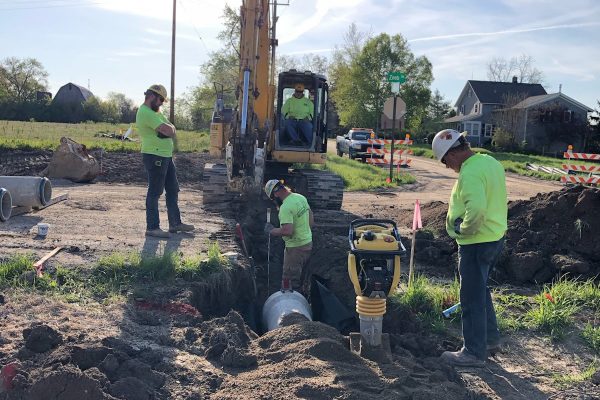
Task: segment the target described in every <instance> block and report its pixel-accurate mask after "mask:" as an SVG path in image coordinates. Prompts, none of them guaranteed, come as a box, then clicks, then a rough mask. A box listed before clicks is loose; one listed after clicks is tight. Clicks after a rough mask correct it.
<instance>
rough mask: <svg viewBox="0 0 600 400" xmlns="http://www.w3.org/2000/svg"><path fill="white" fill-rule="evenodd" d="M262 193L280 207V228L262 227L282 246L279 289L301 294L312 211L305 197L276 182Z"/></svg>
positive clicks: (269, 182) (310, 236)
mask: <svg viewBox="0 0 600 400" xmlns="http://www.w3.org/2000/svg"><path fill="white" fill-rule="evenodd" d="M265 193H266V194H267V196H268V197H269V198H270V199H271V200H274V201H276V202H277V203H278V204H281V205H280V207H279V228H275V227H274V226H273V225H271V224H270V223H267V224H266V225H265V233H266V234H267V235H273V236H281V237H282V238H283V241H284V242H285V250H284V253H283V274H282V278H281V288H282V289H295V290H298V291H301V290H300V289H301V288H302V282H301V278H302V271H303V269H304V267H305V266H306V263H307V262H308V259H309V258H310V254H311V252H312V231H311V229H310V228H311V227H312V226H313V224H314V219H313V213H312V210H311V209H310V206H309V205H308V201H307V200H306V197H304V196H302V195H301V194H299V193H292V192H291V191H290V190H289V189H288V188H287V187H285V186H284V185H283V183H281V182H280V181H279V180H277V179H271V180H270V181H268V182H267V183H266V185H265Z"/></svg>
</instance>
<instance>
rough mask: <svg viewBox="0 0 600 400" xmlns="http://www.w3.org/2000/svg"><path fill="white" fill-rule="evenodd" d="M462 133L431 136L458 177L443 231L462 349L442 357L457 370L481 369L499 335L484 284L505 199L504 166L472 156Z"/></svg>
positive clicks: (496, 249)
mask: <svg viewBox="0 0 600 400" xmlns="http://www.w3.org/2000/svg"><path fill="white" fill-rule="evenodd" d="M465 134H466V132H463V133H459V132H457V131H455V130H453V129H444V130H442V131H440V132H438V133H437V134H436V135H435V137H434V138H433V141H432V144H431V147H432V150H433V153H434V154H435V156H436V158H437V159H438V160H440V161H441V162H442V163H443V164H445V165H446V168H451V169H452V170H454V171H455V172H457V173H458V180H457V181H456V183H455V184H454V187H453V188H452V193H451V195H450V201H449V205H448V214H447V215H446V231H447V232H448V234H449V235H450V236H451V237H452V238H454V239H455V240H456V242H457V243H458V256H459V261H458V270H459V274H460V304H461V308H462V333H463V340H464V345H463V348H462V349H461V350H460V351H456V352H450V351H445V352H444V353H443V354H442V356H441V358H442V359H443V360H445V361H446V362H448V363H450V364H453V365H456V366H483V365H484V362H485V360H486V359H487V355H488V351H489V352H493V351H495V350H497V348H498V347H499V342H500V333H499V331H498V324H497V322H496V312H495V310H494V305H493V304H492V297H491V295H490V290H489V288H488V286H487V284H488V277H489V274H490V271H491V270H492V268H493V267H494V264H495V263H496V261H497V260H498V257H499V255H500V253H501V252H502V248H503V245H504V235H505V233H506V228H507V213H508V210H507V197H506V181H505V175H504V167H502V164H500V163H499V162H498V161H497V160H496V159H494V158H493V157H491V156H489V155H487V154H476V153H474V152H473V151H472V150H471V147H470V145H469V142H468V141H467V140H466V139H465V138H464V135H465Z"/></svg>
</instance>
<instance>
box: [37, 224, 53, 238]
mask: <svg viewBox="0 0 600 400" xmlns="http://www.w3.org/2000/svg"><path fill="white" fill-rule="evenodd" d="M49 229H50V225H48V224H46V223H44V222H40V223H39V224H37V230H38V236H39V237H43V238H45V237H46V236H48V230H49Z"/></svg>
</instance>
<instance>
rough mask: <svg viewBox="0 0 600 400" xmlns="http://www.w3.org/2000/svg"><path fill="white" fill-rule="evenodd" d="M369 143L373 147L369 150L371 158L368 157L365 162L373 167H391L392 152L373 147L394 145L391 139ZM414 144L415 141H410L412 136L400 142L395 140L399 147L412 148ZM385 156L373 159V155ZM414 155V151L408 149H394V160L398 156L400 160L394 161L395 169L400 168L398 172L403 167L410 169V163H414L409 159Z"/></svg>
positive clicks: (372, 140)
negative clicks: (376, 145)
mask: <svg viewBox="0 0 600 400" xmlns="http://www.w3.org/2000/svg"><path fill="white" fill-rule="evenodd" d="M367 142H368V143H369V144H370V145H371V147H368V148H367V153H369V154H371V157H368V158H367V159H366V160H365V161H366V162H368V163H369V164H373V165H379V166H384V165H390V157H391V156H392V151H391V150H389V149H386V148H381V149H376V148H375V147H374V146H373V145H375V144H379V145H386V144H392V140H391V139H368V140H367ZM412 144H413V141H412V140H411V139H410V135H408V134H407V135H406V137H405V138H404V139H400V140H394V145H397V146H410V145H412ZM375 154H377V155H383V158H373V156H372V155H375ZM411 154H413V151H412V150H411V149H406V148H401V147H399V148H394V158H396V157H397V156H398V157H399V160H398V161H396V160H394V162H393V165H394V166H395V167H397V168H398V172H399V171H400V170H399V168H400V167H401V166H404V167H408V166H409V165H410V162H411V161H412V160H411V159H410V158H408V156H409V155H411Z"/></svg>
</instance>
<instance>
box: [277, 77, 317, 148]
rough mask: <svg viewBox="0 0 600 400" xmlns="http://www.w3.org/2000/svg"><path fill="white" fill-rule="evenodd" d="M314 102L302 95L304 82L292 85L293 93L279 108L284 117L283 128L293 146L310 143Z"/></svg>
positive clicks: (311, 139)
mask: <svg viewBox="0 0 600 400" xmlns="http://www.w3.org/2000/svg"><path fill="white" fill-rule="evenodd" d="M314 110H315V105H314V103H313V102H312V101H311V100H310V99H308V98H306V97H304V84H303V83H296V84H295V85H294V94H293V95H292V97H290V98H289V99H287V100H286V101H285V103H284V104H283V107H282V108H281V114H282V115H283V118H284V119H285V130H286V132H287V134H288V135H289V137H290V139H291V144H292V145H294V146H302V145H306V144H309V145H310V144H312V141H313V124H312V120H313V114H314Z"/></svg>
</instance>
